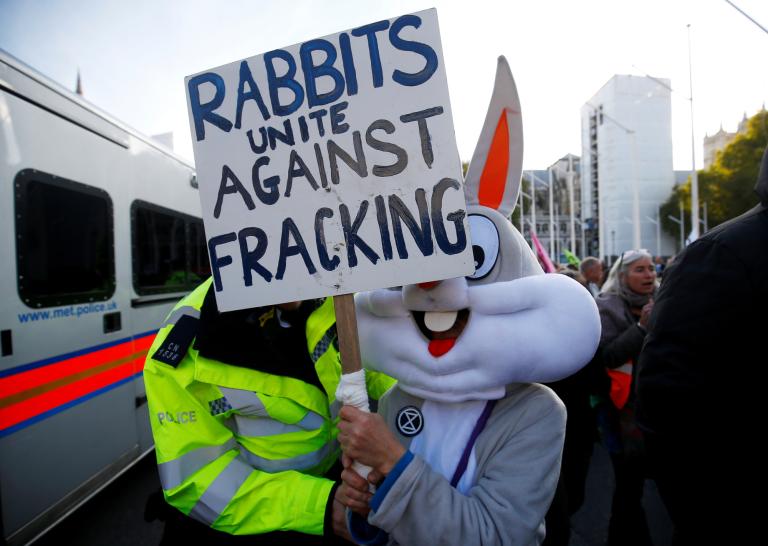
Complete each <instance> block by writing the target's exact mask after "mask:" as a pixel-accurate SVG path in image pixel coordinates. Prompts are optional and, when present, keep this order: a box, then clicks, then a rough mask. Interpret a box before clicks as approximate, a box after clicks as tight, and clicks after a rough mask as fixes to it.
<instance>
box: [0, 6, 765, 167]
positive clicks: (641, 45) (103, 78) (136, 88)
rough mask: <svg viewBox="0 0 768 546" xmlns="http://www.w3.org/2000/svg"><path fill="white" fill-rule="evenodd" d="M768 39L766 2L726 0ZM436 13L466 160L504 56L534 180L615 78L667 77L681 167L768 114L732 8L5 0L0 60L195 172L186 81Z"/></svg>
mask: <svg viewBox="0 0 768 546" xmlns="http://www.w3.org/2000/svg"><path fill="white" fill-rule="evenodd" d="M733 2H734V3H735V4H736V5H738V6H739V7H740V8H742V9H743V10H744V11H746V12H747V13H749V14H750V15H751V16H752V17H753V18H754V19H756V20H757V21H758V22H759V23H760V24H762V26H764V27H768V2H766V1H765V0H733ZM431 7H436V8H437V12H438V17H439V21H440V33H441V39H442V44H443V56H444V59H445V65H446V70H447V73H448V87H449V93H450V97H451V106H452V109H453V116H454V126H455V130H456V138H457V143H458V148H459V154H460V156H461V158H462V160H464V161H466V160H469V159H470V158H471V156H472V151H473V150H474V146H475V143H476V141H477V137H478V134H479V132H480V128H481V126H482V122H483V119H484V116H485V110H486V107H487V101H488V99H489V97H490V93H491V87H492V84H493V78H494V71H495V67H496V58H497V57H498V55H502V54H503V55H505V56H506V58H507V60H508V61H509V64H510V67H511V69H512V73H513V75H514V77H515V81H516V83H517V87H518V91H519V94H520V100H521V104H522V110H523V124H524V132H525V157H524V165H523V166H524V168H525V169H543V168H546V167H547V166H548V165H550V164H552V163H554V162H555V161H556V160H557V159H558V158H560V157H562V156H563V155H565V154H567V153H573V154H576V155H581V142H580V138H581V130H580V123H581V121H580V108H581V107H582V105H583V104H584V103H585V102H586V101H588V100H589V99H590V98H591V97H592V96H593V95H594V94H595V93H596V92H597V91H598V90H599V89H600V88H601V87H602V86H603V84H605V83H606V82H607V81H608V80H609V79H610V78H611V77H612V76H613V75H614V74H636V75H641V76H642V75H645V74H650V75H652V76H654V77H658V78H669V79H670V80H671V85H672V88H673V90H674V91H673V93H672V99H671V100H672V140H673V164H674V168H675V169H677V170H685V169H690V168H691V116H690V101H689V97H690V90H689V61H688V59H689V57H688V29H687V25H688V24H690V25H691V26H690V42H691V64H690V67H691V69H692V74H693V80H692V82H693V109H694V119H693V127H694V134H695V139H694V142H695V154H696V165H697V167H698V168H701V166H702V139H703V137H704V135H705V133H708V134H710V135H711V134H713V133H715V132H717V130H718V129H719V128H720V126H721V124H722V126H723V128H724V129H725V130H726V131H735V130H736V126H737V124H738V122H739V121H740V120H741V119H742V117H743V115H744V114H745V113H746V114H747V115H748V116H750V115H753V114H754V113H756V112H757V111H758V110H760V108H761V107H762V106H763V105H764V104H765V103H767V102H768V71H767V70H765V65H766V60H765V57H766V53H768V34H767V33H765V32H764V31H763V30H761V29H760V28H759V27H758V26H756V25H755V24H754V23H752V22H750V21H749V20H748V19H747V18H745V17H744V16H743V15H742V14H740V13H739V12H738V11H736V10H735V9H734V8H733V7H731V6H730V5H729V4H728V3H726V2H725V1H724V0H634V1H629V0H580V1H579V0H506V1H503V2H496V1H483V0H474V1H473V2H466V1H461V2H458V1H456V2H449V1H441V0H426V1H421V0H388V1H380V0H378V1H366V0H326V1H310V0H279V1H272V0H260V1H257V0H251V1H247V0H131V1H127V0H123V1H116V0H68V1H63V0H0V48H2V49H3V50H5V51H6V52H8V53H10V54H12V55H13V56H15V57H16V58H18V59H19V60H21V61H23V62H24V63H26V64H28V65H29V66H31V67H33V68H34V69H36V70H38V71H39V72H41V73H43V74H44V75H46V76H48V77H49V78H51V79H53V80H55V81H56V82H58V83H60V84H61V85H63V86H65V87H67V88H69V89H74V87H75V82H76V77H77V76H76V75H77V72H78V69H79V71H80V74H81V77H82V85H83V91H84V96H85V98H86V99H87V100H88V101H90V102H91V103H93V104H94V105H96V106H97V107H99V108H100V109H102V110H104V111H106V112H108V113H109V114H111V115H113V116H114V117H116V118H118V119H119V120H121V121H123V122H125V123H127V124H128V125H130V126H132V127H134V128H135V129H137V130H139V131H141V132H142V133H145V134H148V135H153V134H159V133H166V132H169V131H172V132H173V133H174V142H175V151H176V153H178V154H179V155H181V156H182V157H185V158H187V159H189V160H190V161H191V160H192V144H191V138H190V131H189V122H188V119H187V108H186V98H185V94H184V77H185V76H187V75H190V74H194V73H197V72H200V71H204V70H206V69H209V68H213V67H216V66H220V65H223V64H227V63H230V62H234V61H237V60H240V59H244V58H248V57H251V56H254V55H258V54H261V53H264V52H266V51H270V50H272V49H276V48H280V47H284V46H288V45H292V44H295V43H299V42H304V41H307V40H309V39H312V38H316V37H320V36H324V35H327V34H332V33H335V32H339V31H343V30H347V29H351V28H354V27H357V26H361V25H364V24H367V23H370V22H374V21H377V20H381V19H386V18H391V17H396V16H399V15H403V14H406V13H413V12H416V11H420V10H423V9H428V8H431Z"/></svg>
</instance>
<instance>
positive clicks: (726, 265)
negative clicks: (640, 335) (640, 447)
mask: <svg viewBox="0 0 768 546" xmlns="http://www.w3.org/2000/svg"><path fill="white" fill-rule="evenodd" d="M756 189H757V193H758V195H759V196H760V204H759V205H757V206H756V207H754V208H753V209H752V210H750V211H748V212H746V213H745V214H743V215H741V216H739V217H738V218H735V219H733V220H731V221H729V222H727V223H725V224H722V225H721V226H718V227H717V228H715V229H713V230H711V231H710V232H708V233H707V234H706V235H705V236H703V237H702V238H700V239H699V240H697V241H696V242H694V243H692V244H691V245H690V246H689V247H688V248H687V249H686V250H685V252H683V253H682V254H681V255H680V256H679V257H678V258H677V259H676V260H675V264H674V266H672V267H671V268H669V269H668V271H667V272H666V273H665V276H664V283H663V284H662V288H661V291H660V294H659V296H658V298H657V301H656V305H655V308H654V311H653V313H652V316H651V319H650V322H649V325H650V326H649V330H650V334H649V336H648V340H647V343H646V345H645V347H644V350H643V352H642V355H641V358H640V362H639V376H638V384H637V397H638V422H639V425H640V426H641V427H642V429H643V431H644V433H645V438H646V446H647V449H648V456H649V460H650V462H651V464H652V468H653V470H654V472H655V475H656V482H657V484H658V486H659V492H660V494H661V497H662V499H663V500H664V502H665V504H666V506H667V509H668V511H669V513H670V517H671V518H672V521H673V523H674V525H675V535H674V544H676V545H679V544H705V543H706V544H750V543H754V542H755V541H758V542H759V541H760V539H759V538H758V537H760V536H764V534H765V524H764V523H763V517H761V514H757V513H756V512H757V510H758V508H757V507H758V506H762V504H763V503H762V502H760V501H758V502H756V501H755V500H754V496H753V495H754V493H759V491H760V490H762V488H763V487H764V486H761V485H759V484H764V483H765V474H766V472H765V461H764V455H763V451H762V450H758V449H756V448H755V446H756V444H757V442H758V441H759V440H760V436H761V434H762V432H763V430H764V428H765V406H763V405H758V403H757V401H758V400H760V399H761V398H762V397H763V396H764V394H765V384H764V382H763V381H762V379H763V378H764V377H765V371H764V370H765V366H766V364H768V356H767V355H766V347H765V343H766V319H765V317H766V310H767V309H768V150H766V151H765V153H764V155H763V160H762V166H761V169H760V174H759V176H758V182H757V186H756ZM748 491H749V494H748V493H747V492H748ZM761 512H762V510H761Z"/></svg>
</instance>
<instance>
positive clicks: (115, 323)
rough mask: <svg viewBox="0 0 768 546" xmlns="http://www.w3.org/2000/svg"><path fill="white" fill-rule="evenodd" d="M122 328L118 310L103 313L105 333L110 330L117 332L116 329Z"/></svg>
mask: <svg viewBox="0 0 768 546" xmlns="http://www.w3.org/2000/svg"><path fill="white" fill-rule="evenodd" d="M122 328H123V325H122V321H121V319H120V311H115V312H114V313H105V314H104V333H105V334H109V333H111V332H117V331H118V330H122Z"/></svg>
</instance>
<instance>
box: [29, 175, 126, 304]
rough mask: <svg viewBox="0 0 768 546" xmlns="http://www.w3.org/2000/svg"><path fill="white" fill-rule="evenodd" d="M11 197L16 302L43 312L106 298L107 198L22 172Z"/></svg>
mask: <svg viewBox="0 0 768 546" xmlns="http://www.w3.org/2000/svg"><path fill="white" fill-rule="evenodd" d="M15 197H16V203H15V205H16V264H17V271H18V277H17V283H18V290H19V296H20V297H21V300H22V301H23V302H24V303H25V304H27V305H28V306H30V307H49V306H57V305H66V304H74V303H82V302H89V301H99V300H108V299H109V298H111V297H112V295H113V294H114V292H115V258H114V227H113V216H112V200H111V199H110V197H109V195H108V194H107V192H106V191H104V190H102V189H100V188H95V187H93V186H86V185H85V184H81V183H79V182H73V181H71V180H66V179H63V178H60V177H57V176H54V175H51V174H46V173H43V172H40V171H36V170H34V169H25V170H23V171H20V172H19V173H18V174H17V175H16V179H15Z"/></svg>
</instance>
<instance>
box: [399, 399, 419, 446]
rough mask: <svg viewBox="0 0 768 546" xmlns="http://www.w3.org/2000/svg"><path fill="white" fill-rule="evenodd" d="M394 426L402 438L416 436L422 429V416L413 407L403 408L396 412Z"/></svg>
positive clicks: (417, 409)
mask: <svg viewBox="0 0 768 546" xmlns="http://www.w3.org/2000/svg"><path fill="white" fill-rule="evenodd" d="M396 425H397V430H398V432H400V434H402V435H403V436H406V437H408V438H410V437H411V436H416V435H417V434H418V433H419V432H421V430H422V429H423V428H424V415H422V413H421V411H420V410H419V408H417V407H415V406H405V407H404V408H403V409H401V410H400V411H398V412H397V421H396Z"/></svg>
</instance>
